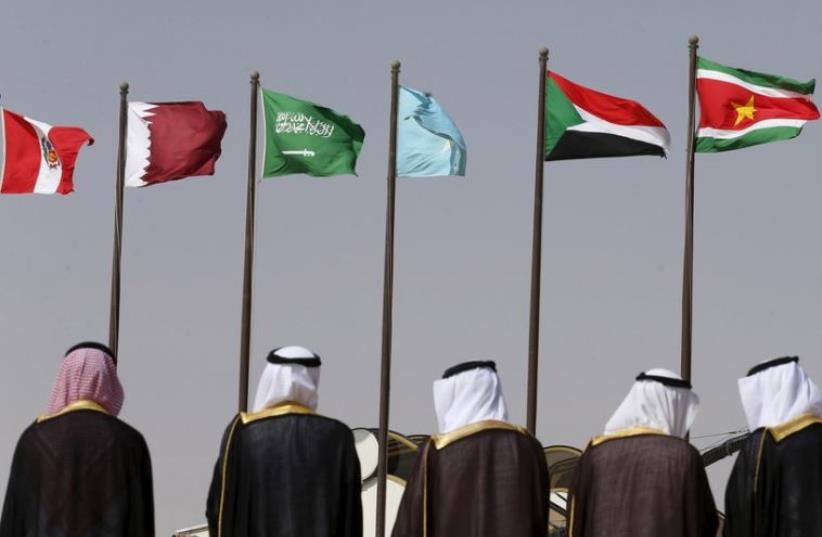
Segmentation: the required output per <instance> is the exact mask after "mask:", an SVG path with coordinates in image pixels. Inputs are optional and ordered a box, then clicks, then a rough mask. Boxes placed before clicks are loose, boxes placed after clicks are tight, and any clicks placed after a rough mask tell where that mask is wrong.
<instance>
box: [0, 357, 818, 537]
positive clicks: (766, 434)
mask: <svg viewBox="0 0 822 537" xmlns="http://www.w3.org/2000/svg"><path fill="white" fill-rule="evenodd" d="M267 361H268V363H267V365H266V367H265V369H264V371H263V373H262V377H261V379H260V382H259V385H258V388H257V393H256V398H255V402H254V410H253V412H250V413H240V414H238V415H236V416H235V417H234V419H233V420H232V421H231V423H230V424H229V426H228V428H227V429H226V432H225V434H224V436H223V439H222V443H221V446H220V454H219V457H218V460H217V463H216V465H215V468H214V477H213V479H212V483H211V487H210V491H209V493H208V499H207V507H206V515H207V518H208V524H209V532H210V534H211V535H212V537H252V536H267V537H285V536H301V537H360V536H361V535H362V531H363V523H362V506H361V475H360V466H359V459H358V457H357V453H356V450H355V445H354V440H353V436H352V433H351V430H350V429H349V428H348V427H347V426H346V425H344V424H343V423H341V422H339V421H337V420H334V419H331V418H327V417H323V416H320V415H318V414H316V412H315V411H316V408H317V400H318V386H319V377H320V366H321V361H320V357H319V356H317V355H315V354H314V353H312V352H310V351H308V350H307V349H305V348H302V347H284V348H280V349H276V350H274V351H272V352H271V353H270V354H269V355H268V358H267ZM739 391H740V394H741V398H742V404H743V407H744V409H745V414H746V416H747V419H748V425H749V427H750V430H751V431H752V432H753V433H752V434H751V436H750V438H749V439H748V440H747V443H746V445H745V446H744V447H743V448H742V450H741V452H740V455H739V456H738V458H737V460H736V463H735V465H734V468H733V471H732V474H731V476H730V479H729V481H728V485H727V490H726V495H725V510H726V521H725V526H724V534H725V535H726V536H729V537H776V536H780V537H798V536H804V537H812V536H813V537H816V536H819V535H822V393H821V392H820V391H819V389H818V388H817V387H816V385H815V384H814V383H813V382H812V381H811V380H810V379H809V378H808V376H807V375H806V373H805V371H804V370H803V369H802V367H801V366H800V365H799V363H798V359H797V358H779V359H776V360H771V361H769V362H766V363H762V364H760V365H757V366H756V367H754V368H753V369H752V370H751V371H750V372H749V373H748V375H747V376H745V377H744V378H742V379H740V381H739ZM698 401H699V400H698V397H697V396H696V394H695V393H693V391H692V387H691V385H690V384H689V383H688V382H686V381H684V380H682V378H680V377H679V376H677V375H676V374H674V373H672V372H670V371H666V370H664V369H652V370H649V371H647V372H644V373H642V374H640V375H639V376H638V377H636V381H635V383H634V384H633V386H632V388H631V390H630V392H629V393H628V395H627V397H626V398H625V400H624V401H623V402H622V404H621V405H620V406H619V407H618V408H617V410H616V412H614V414H613V416H612V417H611V418H610V420H609V421H608V423H607V424H606V426H605V430H604V434H602V435H601V436H597V437H595V438H594V439H593V440H591V442H590V443H589V444H588V446H587V447H586V449H585V451H584V453H583V455H582V457H581V458H580V461H579V464H578V467H577V470H576V474H575V477H574V479H573V486H572V487H571V490H570V491H569V497H570V498H571V500H570V506H569V509H568V535H570V536H572V537H606V536H607V537H660V536H665V537H715V535H716V532H717V527H718V516H717V511H716V507H715V504H714V499H713V496H712V494H711V489H710V487H709V485H708V480H707V477H706V474H705V468H704V466H703V463H702V459H701V457H700V455H699V453H698V452H697V450H696V449H695V448H694V447H693V446H691V445H690V444H689V443H688V441H687V436H688V431H689V430H690V428H691V426H692V424H693V422H694V419H695V418H696V414H697V407H698ZM122 404H123V388H122V386H121V385H120V382H119V380H118V377H117V361H116V356H114V354H113V353H112V352H111V351H110V350H109V349H108V348H106V347H105V346H104V345H101V344H98V343H82V344H80V345H77V346H75V347H72V348H71V349H70V350H69V351H68V352H67V353H66V356H65V358H64V360H63V363H62V366H61V369H60V372H59V375H58V378H57V382H56V384H55V386H54V390H53V391H52V394H51V399H50V401H49V406H48V412H47V414H46V415H45V416H43V417H40V418H38V419H37V421H36V422H35V423H33V424H32V425H31V426H30V427H29V428H28V429H26V431H25V432H24V433H23V435H22V437H21V438H20V440H19V443H18V445H17V449H16V451H15V453H14V459H13V461H12V467H11V473H10V477H9V483H8V488H7V492H6V498H5V504H4V507H3V513H2V520H0V537H75V536H77V537H79V536H95V537H126V536H128V537H152V536H153V535H154V511H153V510H154V506H153V491H152V474H151V463H150V458H149V452H148V448H147V446H146V443H145V440H144V439H143V437H142V435H141V434H140V433H139V432H137V431H136V430H134V429H133V428H131V427H130V426H128V425H126V424H125V423H124V422H122V421H120V420H119V419H118V418H117V415H118V413H119V411H120V408H121V407H122ZM434 405H435V409H436V414H437V422H438V429H439V431H438V432H437V433H436V434H434V435H432V436H431V437H430V439H429V441H428V442H427V443H426V444H425V446H424V447H422V448H421V449H420V451H419V455H418V458H417V461H416V464H415V467H414V469H413V471H412V475H411V477H410V479H409V481H408V483H407V487H406V490H405V494H404V496H403V498H402V501H401V503H400V507H399V512H398V514H397V518H396V523H395V525H394V529H393V537H429V536H430V537H445V536H448V537H462V536H466V537H467V536H471V537H480V536H483V537H496V536H499V537H526V536H527V537H537V536H539V537H544V536H545V535H546V532H547V528H548V505H549V488H550V484H549V476H548V469H547V467H546V462H545V457H544V454H543V451H542V446H541V444H540V443H539V442H538V441H537V440H536V439H535V438H534V437H533V436H531V435H530V434H528V432H527V431H526V430H525V429H523V428H522V427H518V426H516V425H514V424H512V423H510V421H509V420H508V412H507V409H506V404H505V398H504V396H503V392H502V388H501V385H500V380H499V377H498V376H497V373H496V366H495V364H494V362H488V361H485V362H467V363H463V364H460V365H457V366H454V367H452V368H450V369H448V370H447V371H446V372H445V374H444V375H443V377H442V378H441V379H439V380H436V381H435V382H434Z"/></svg>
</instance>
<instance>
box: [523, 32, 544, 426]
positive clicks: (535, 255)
mask: <svg viewBox="0 0 822 537" xmlns="http://www.w3.org/2000/svg"><path fill="white" fill-rule="evenodd" d="M547 66H548V49H547V48H543V49H541V50H540V51H539V97H538V103H537V152H536V168H535V172H534V227H533V235H532V241H531V312H530V320H529V325H528V326H529V328H528V407H527V409H528V410H527V412H528V414H527V426H528V431H530V432H531V434H535V433H536V429H537V389H538V386H539V308H540V286H541V276H542V198H543V178H544V175H545V77H546V76H547V74H546V71H547Z"/></svg>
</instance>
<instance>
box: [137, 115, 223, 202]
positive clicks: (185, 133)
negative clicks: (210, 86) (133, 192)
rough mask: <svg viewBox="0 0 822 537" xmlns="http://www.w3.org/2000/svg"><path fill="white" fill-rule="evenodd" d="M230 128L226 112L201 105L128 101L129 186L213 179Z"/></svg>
mask: <svg viewBox="0 0 822 537" xmlns="http://www.w3.org/2000/svg"><path fill="white" fill-rule="evenodd" d="M225 129H226V120H225V114H224V113H223V112H221V111H219V110H208V109H207V108H206V107H205V105H204V104H203V103H201V102H199V101H193V102H178V103H143V102H130V103H128V136H127V151H126V177H125V185H126V186H130V187H141V186H147V185H152V184H155V183H163V182H166V181H174V180H176V179H183V178H185V177H191V176H193V175H214V163H215V162H217V159H218V158H220V152H221V146H220V144H221V142H222V139H223V134H224V133H225Z"/></svg>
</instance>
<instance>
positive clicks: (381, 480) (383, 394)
mask: <svg viewBox="0 0 822 537" xmlns="http://www.w3.org/2000/svg"><path fill="white" fill-rule="evenodd" d="M399 79H400V62H399V61H395V62H394V63H392V64H391V119H390V121H389V129H388V181H387V183H388V188H387V201H386V208H385V269H384V275H383V295H382V296H383V300H382V360H381V366H380V430H379V435H378V443H379V449H380V451H379V456H378V458H377V526H376V533H375V534H376V537H385V482H386V479H387V478H388V403H389V400H390V395H391V334H392V332H391V329H392V319H393V305H394V206H395V204H396V200H397V191H396V189H397V98H398V94H399Z"/></svg>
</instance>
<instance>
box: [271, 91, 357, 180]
mask: <svg viewBox="0 0 822 537" xmlns="http://www.w3.org/2000/svg"><path fill="white" fill-rule="evenodd" d="M262 97H263V118H264V119H265V153H264V155H263V177H279V176H281V175H292V174H298V173H304V174H306V175H312V176H314V177H329V176H332V175H357V173H356V171H355V167H356V165H357V156H358V155H359V154H360V149H362V142H363V139H364V138H365V131H364V130H363V129H362V127H360V126H359V125H357V124H356V123H354V122H353V121H351V119H350V118H349V117H348V116H344V115H342V114H338V113H337V112H335V111H333V110H331V109H330V108H325V107H323V106H318V105H316V104H314V103H311V102H308V101H303V100H300V99H295V98H294V97H290V96H288V95H285V94H282V93H277V92H275V91H271V90H267V89H263V90H262Z"/></svg>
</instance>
